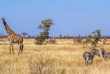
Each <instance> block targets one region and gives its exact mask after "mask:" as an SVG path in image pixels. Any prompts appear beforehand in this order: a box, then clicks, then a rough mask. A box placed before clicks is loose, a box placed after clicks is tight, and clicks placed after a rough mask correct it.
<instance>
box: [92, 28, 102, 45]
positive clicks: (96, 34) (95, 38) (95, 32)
mask: <svg viewBox="0 0 110 74" xmlns="http://www.w3.org/2000/svg"><path fill="white" fill-rule="evenodd" d="M92 34H93V35H94V36H93V39H94V41H92V45H93V47H95V46H96V45H97V43H98V41H99V40H100V37H101V33H100V30H96V31H94V32H92Z"/></svg>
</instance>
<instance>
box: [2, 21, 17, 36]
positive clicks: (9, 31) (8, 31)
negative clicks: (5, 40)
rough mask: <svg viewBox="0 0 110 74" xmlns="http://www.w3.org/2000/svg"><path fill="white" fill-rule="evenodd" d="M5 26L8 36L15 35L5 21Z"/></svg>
mask: <svg viewBox="0 0 110 74" xmlns="http://www.w3.org/2000/svg"><path fill="white" fill-rule="evenodd" d="M3 24H4V26H5V29H6V32H7V34H8V35H11V34H15V33H14V31H13V30H11V29H10V28H9V26H8V25H7V23H6V22H5V21H4V22H3Z"/></svg>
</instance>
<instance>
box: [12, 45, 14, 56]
mask: <svg viewBox="0 0 110 74" xmlns="http://www.w3.org/2000/svg"><path fill="white" fill-rule="evenodd" d="M12 51H13V55H14V49H13V43H12Z"/></svg>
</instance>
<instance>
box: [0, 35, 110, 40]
mask: <svg viewBox="0 0 110 74" xmlns="http://www.w3.org/2000/svg"><path fill="white" fill-rule="evenodd" d="M35 37H36V36H30V35H28V36H23V38H35ZM105 37H106V38H107V39H110V36H105ZM0 38H7V35H0ZM49 38H50V39H53V36H49ZM54 38H55V39H73V38H80V39H85V38H87V36H62V37H54ZM103 38H104V37H103V36H101V39H103Z"/></svg>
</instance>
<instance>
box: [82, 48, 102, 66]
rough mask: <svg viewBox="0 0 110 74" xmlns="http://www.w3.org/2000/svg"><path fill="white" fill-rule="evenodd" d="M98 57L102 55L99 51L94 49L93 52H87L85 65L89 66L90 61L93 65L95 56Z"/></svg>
mask: <svg viewBox="0 0 110 74" xmlns="http://www.w3.org/2000/svg"><path fill="white" fill-rule="evenodd" d="M95 55H97V56H99V57H100V53H99V51H98V50H97V49H93V50H92V51H90V52H89V51H86V52H84V54H83V58H84V60H85V63H86V64H88V61H89V60H91V63H93V58H94V56H95Z"/></svg>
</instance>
